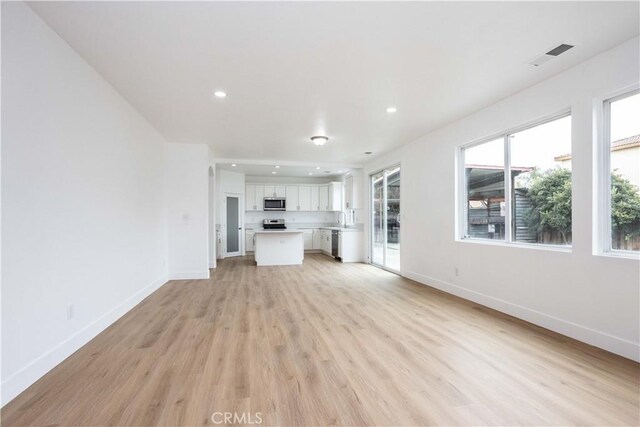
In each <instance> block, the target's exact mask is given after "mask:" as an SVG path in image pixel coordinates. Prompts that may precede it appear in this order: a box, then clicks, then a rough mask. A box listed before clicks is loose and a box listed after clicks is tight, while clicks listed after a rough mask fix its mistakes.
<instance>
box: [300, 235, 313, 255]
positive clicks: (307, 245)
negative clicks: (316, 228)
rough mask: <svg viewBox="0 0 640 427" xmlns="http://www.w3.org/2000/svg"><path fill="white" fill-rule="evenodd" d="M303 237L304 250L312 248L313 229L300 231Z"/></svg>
mask: <svg viewBox="0 0 640 427" xmlns="http://www.w3.org/2000/svg"><path fill="white" fill-rule="evenodd" d="M302 237H303V238H304V250H305V251H310V250H312V249H313V230H304V231H303V232H302Z"/></svg>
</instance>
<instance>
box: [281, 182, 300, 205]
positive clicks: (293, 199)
mask: <svg viewBox="0 0 640 427" xmlns="http://www.w3.org/2000/svg"><path fill="white" fill-rule="evenodd" d="M298 188H299V187H298V186H297V185H287V186H286V188H285V194H286V195H285V197H286V199H287V210H288V211H299V210H301V209H300V203H299V200H298Z"/></svg>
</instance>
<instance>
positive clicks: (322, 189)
mask: <svg viewBox="0 0 640 427" xmlns="http://www.w3.org/2000/svg"><path fill="white" fill-rule="evenodd" d="M318 210H319V211H328V210H329V186H328V185H321V186H319V187H318Z"/></svg>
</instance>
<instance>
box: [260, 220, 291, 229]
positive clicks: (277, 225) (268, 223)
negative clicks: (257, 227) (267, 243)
mask: <svg viewBox="0 0 640 427" xmlns="http://www.w3.org/2000/svg"><path fill="white" fill-rule="evenodd" d="M262 228H264V229H265V230H286V229H287V226H286V225H284V219H265V220H263V221H262Z"/></svg>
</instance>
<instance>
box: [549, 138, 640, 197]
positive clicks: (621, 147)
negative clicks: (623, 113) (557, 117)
mask: <svg viewBox="0 0 640 427" xmlns="http://www.w3.org/2000/svg"><path fill="white" fill-rule="evenodd" d="M553 159H554V160H555V161H556V163H558V165H560V166H561V167H564V168H568V169H571V154H564V155H562V156H557V157H554V158H553ZM639 165H640V135H634V136H630V137H629V138H624V139H619V140H617V141H614V142H612V143H611V169H613V170H614V171H617V172H618V173H619V174H620V175H622V176H623V177H624V178H626V179H628V180H629V182H631V183H632V184H633V185H635V186H637V187H640V166H639Z"/></svg>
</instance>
